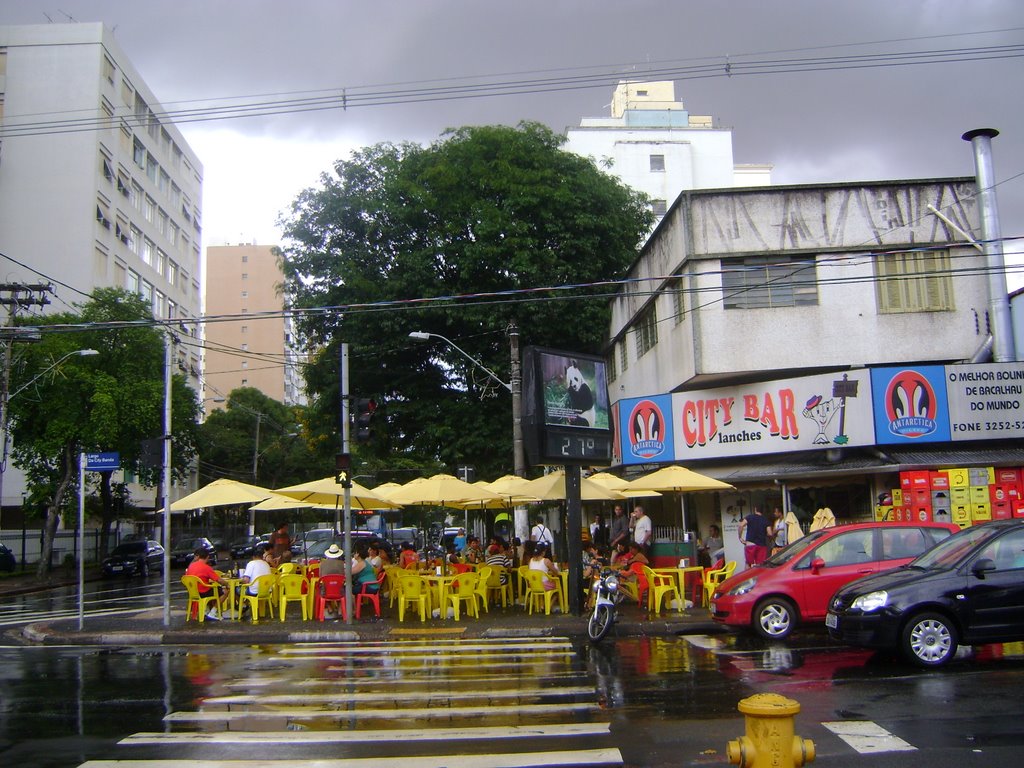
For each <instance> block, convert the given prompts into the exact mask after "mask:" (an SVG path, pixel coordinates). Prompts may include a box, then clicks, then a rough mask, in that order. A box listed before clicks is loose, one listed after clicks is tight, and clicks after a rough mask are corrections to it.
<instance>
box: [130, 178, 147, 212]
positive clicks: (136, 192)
mask: <svg viewBox="0 0 1024 768" xmlns="http://www.w3.org/2000/svg"><path fill="white" fill-rule="evenodd" d="M142 197H143V192H142V185H140V184H139V183H137V182H134V181H133V182H132V191H131V194H130V195H128V202H129V203H131V204H132V208H134V209H135V210H136V211H138V210H141V207H142Z"/></svg>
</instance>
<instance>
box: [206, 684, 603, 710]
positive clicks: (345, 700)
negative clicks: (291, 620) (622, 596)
mask: <svg viewBox="0 0 1024 768" xmlns="http://www.w3.org/2000/svg"><path fill="white" fill-rule="evenodd" d="M593 692H594V687H593V686H582V685H575V686H567V687H564V688H542V687H539V686H532V687H525V688H514V689H511V690H504V691H502V690H492V691H459V692H458V693H457V696H458V698H459V699H461V700H463V701H472V700H475V699H484V700H488V699H518V698H536V697H539V696H545V697H552V696H583V695H586V694H592V693H593ZM441 698H450V695H449V693H448V692H446V691H433V690H425V691H402V692H397V691H381V692H375V691H356V692H354V693H301V694H300V693H262V694H257V695H245V694H239V695H235V696H210V697H209V698H206V699H203V706H205V707H209V706H218V705H220V706H232V705H236V706H237V705H239V704H247V705H252V706H273V705H275V704H293V703H297V704H339V705H343V704H358V703H363V704H367V703H374V702H389V701H390V702H393V701H424V700H425V701H436V700H438V699H441Z"/></svg>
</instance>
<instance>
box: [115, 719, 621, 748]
mask: <svg viewBox="0 0 1024 768" xmlns="http://www.w3.org/2000/svg"><path fill="white" fill-rule="evenodd" d="M609 727H610V726H609V724H608V723H558V724H554V725H501V726H491V727H472V728H432V729H431V730H429V731H424V730H411V729H405V728H388V729H379V730H375V731H225V732H221V733H135V734H132V735H131V736H127V737H126V738H124V739H122V740H121V741H120V742H119V743H121V744H170V743H178V744H184V743H213V744H260V745H263V744H268V743H272V742H277V743H289V742H290V743H295V744H313V743H319V742H330V743H345V744H361V743H366V742H380V741H399V740H400V741H448V740H452V739H460V740H464V741H471V740H478V739H487V740H491V739H526V738H528V739H533V738H539V737H542V736H602V735H606V734H607V733H608V732H609Z"/></svg>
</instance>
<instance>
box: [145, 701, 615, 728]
mask: <svg viewBox="0 0 1024 768" xmlns="http://www.w3.org/2000/svg"><path fill="white" fill-rule="evenodd" d="M597 709H598V706H597V704H595V703H593V702H579V703H573V702H565V703H559V704H509V705H500V706H488V707H485V706H476V707H431V708H429V709H423V708H421V707H417V708H416V709H352V710H342V709H313V708H311V707H275V708H273V709H259V710H244V711H240V712H228V711H223V712H214V711H204V712H171V713H170V714H168V715H164V722H168V723H215V722H221V721H225V722H228V721H235V720H246V719H250V720H268V719H274V718H281V717H289V718H291V719H293V720H312V719H317V720H325V719H335V720H380V719H386V720H391V719H396V720H397V719H399V718H414V719H424V720H436V719H438V718H455V717H476V718H482V717H487V716H492V715H493V716H495V717H503V718H506V719H507V718H510V717H513V716H515V715H550V714H555V715H557V714H562V713H568V712H571V711H577V712H579V711H585V710H597Z"/></svg>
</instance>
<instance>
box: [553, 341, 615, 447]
mask: <svg viewBox="0 0 1024 768" xmlns="http://www.w3.org/2000/svg"><path fill="white" fill-rule="evenodd" d="M538 363H539V366H540V379H541V386H542V391H543V408H544V413H543V423H544V424H545V425H548V426H553V427H578V428H583V429H608V428H609V426H610V423H611V422H610V419H609V407H608V406H609V404H608V381H607V379H606V376H605V364H604V361H603V360H600V359H598V358H592V357H585V356H582V355H573V354H569V353H565V354H562V353H556V352H539V355H538Z"/></svg>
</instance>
